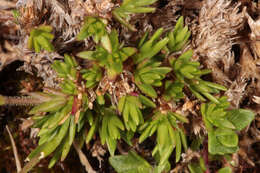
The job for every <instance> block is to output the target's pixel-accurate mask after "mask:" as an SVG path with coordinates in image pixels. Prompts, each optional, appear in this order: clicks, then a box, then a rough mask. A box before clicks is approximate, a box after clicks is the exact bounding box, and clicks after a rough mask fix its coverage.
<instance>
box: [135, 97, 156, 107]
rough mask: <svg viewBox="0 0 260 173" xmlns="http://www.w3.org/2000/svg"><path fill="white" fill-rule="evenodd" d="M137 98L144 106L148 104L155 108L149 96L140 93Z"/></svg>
mask: <svg viewBox="0 0 260 173" xmlns="http://www.w3.org/2000/svg"><path fill="white" fill-rule="evenodd" d="M139 99H140V101H141V103H143V104H144V105H145V106H148V107H151V108H156V105H155V103H154V102H153V101H151V100H150V99H149V98H147V97H145V96H143V95H141V94H140V95H139Z"/></svg>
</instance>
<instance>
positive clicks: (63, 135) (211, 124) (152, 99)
mask: <svg viewBox="0 0 260 173" xmlns="http://www.w3.org/2000/svg"><path fill="white" fill-rule="evenodd" d="M155 1H156V0H153V1H150V0H149V1H148V0H141V1H139V0H125V1H124V2H123V3H122V5H121V6H120V7H118V8H115V10H114V11H113V15H114V17H115V18H116V19H117V20H119V21H120V22H121V23H122V24H124V25H125V26H127V27H128V28H129V29H131V30H135V28H134V27H133V26H131V25H130V24H129V23H128V22H126V21H125V19H126V18H127V17H128V15H129V14H132V13H144V12H153V11H154V10H155V9H154V8H151V7H145V6H147V5H151V4H153V3H154V2H155ZM107 24H108V22H107V21H106V20H104V19H101V18H98V17H88V18H86V20H85V24H84V25H83V27H82V29H81V31H80V33H79V34H78V36H77V39H78V40H84V39H86V38H90V37H92V39H93V40H94V42H95V43H96V47H95V50H85V51H82V52H79V53H78V54H77V56H78V57H80V58H82V59H83V60H86V61H87V62H88V63H89V66H88V68H86V67H83V66H81V65H80V64H79V61H78V60H77V59H76V58H75V57H74V56H72V55H68V54H65V55H64V61H59V60H56V61H54V63H53V65H52V67H53V69H54V70H55V71H56V72H57V75H58V77H59V79H60V84H59V86H60V88H59V89H58V90H57V89H50V88H45V89H44V91H43V92H33V93H29V96H30V97H24V98H21V99H20V100H19V99H18V98H11V97H4V96H0V105H5V104H20V103H22V104H27V103H28V104H33V105H35V106H34V107H33V108H32V109H31V111H30V112H29V114H30V115H32V119H33V120H34V127H36V128H39V129H40V131H39V133H38V136H39V138H40V139H39V142H38V147H37V148H36V149H35V150H34V151H32V152H31V154H30V155H29V156H28V160H29V163H28V164H27V166H25V168H24V169H23V172H27V171H29V170H30V169H31V168H32V167H33V166H34V165H35V164H37V163H38V162H39V161H40V160H41V159H43V158H45V157H47V156H48V155H50V154H53V155H52V158H51V160H50V163H49V168H51V167H53V166H54V164H55V163H56V162H57V161H58V160H61V161H63V160H64V159H65V158H66V157H67V155H68V153H69V151H70V148H71V146H72V144H73V142H74V141H75V140H77V142H78V143H79V144H80V146H81V147H82V146H83V144H84V143H86V144H89V143H90V141H91V140H100V142H101V144H102V145H104V146H106V147H107V149H108V151H109V153H110V155H111V157H110V158H109V162H110V164H111V165H112V166H113V167H114V168H115V170H116V171H117V172H119V173H120V172H163V171H165V172H167V171H169V170H170V168H171V162H170V156H171V155H172V153H173V151H174V150H175V154H174V157H175V161H176V162H179V161H180V160H181V153H182V152H183V151H184V152H187V150H188V148H190V146H189V144H190V143H189V141H190V140H191V139H189V138H190V136H188V135H187V132H186V130H185V124H188V123H189V118H188V117H185V116H183V115H181V114H179V113H177V112H175V109H174V108H173V106H172V105H174V104H176V103H178V101H180V100H181V99H183V98H185V97H187V90H188V92H190V93H191V94H192V95H191V94H190V95H191V96H192V97H193V96H195V97H196V98H198V99H199V100H200V101H201V102H204V103H202V104H201V115H202V119H203V122H204V125H205V127H206V130H207V135H208V152H209V154H211V155H224V154H232V153H235V152H236V151H237V150H238V140H239V139H238V134H237V132H238V131H240V130H242V129H243V128H245V127H246V126H247V125H249V124H250V122H251V121H252V120H253V119H254V114H253V113H252V112H251V111H249V110H244V109H234V110H229V109H228V107H229V103H228V102H227V99H226V97H220V98H218V96H216V95H215V94H218V95H220V94H221V91H225V90H226V88H225V87H223V86H221V85H219V84H216V83H212V82H209V81H205V80H203V79H202V78H201V76H203V75H206V74H209V73H210V70H207V69H201V65H200V63H199V62H197V61H192V56H193V52H192V50H188V51H186V52H184V53H182V54H181V55H180V56H178V57H173V56H172V53H174V52H177V51H181V50H183V48H184V46H185V44H186V43H187V41H188V39H189V37H190V31H188V27H187V26H185V27H184V22H183V17H181V18H180V19H179V20H178V21H177V24H176V26H175V28H174V29H173V30H172V31H170V32H169V33H166V34H163V32H164V30H163V28H160V29H158V30H157V31H156V32H155V33H154V34H153V35H152V36H150V37H149V34H148V33H146V34H145V35H144V36H143V37H142V38H141V39H140V42H139V43H138V45H136V46H135V47H133V46H132V47H129V46H125V45H124V44H123V43H120V41H119V39H118V34H117V31H116V30H115V29H112V31H108V30H107V29H106V27H107ZM51 31H52V28H51V27H50V26H40V27H38V28H35V29H33V30H32V31H31V34H30V37H29V40H28V47H29V48H30V49H34V50H35V52H40V51H41V50H42V49H45V50H47V51H53V50H54V47H53V45H52V44H51V40H52V39H53V38H54V36H53V35H52V34H51V33H50V32H51ZM162 35H165V36H164V37H162ZM121 77H122V78H124V79H125V78H127V82H125V81H123V82H122V81H121ZM104 81H107V82H105V84H106V86H105V87H101V85H102V84H103V83H104ZM129 86H133V88H132V89H129ZM101 90H102V92H101ZM207 100H209V101H210V102H207ZM134 138H137V139H138V143H140V144H141V143H143V142H144V141H145V140H151V139H154V142H153V144H154V149H153V150H152V151H151V155H152V156H153V157H154V160H155V163H156V164H154V165H151V164H149V163H148V162H147V161H146V160H145V159H144V158H142V157H141V156H139V155H138V154H137V153H136V152H135V151H129V152H128V154H127V155H120V156H118V155H116V156H115V155H114V154H115V153H116V150H117V143H118V141H119V140H123V141H125V142H126V143H127V144H128V145H129V146H132V145H133V142H132V139H134ZM149 138H150V139H149ZM28 165H29V166H28ZM188 167H189V170H190V171H191V172H196V170H198V171H201V170H202V171H204V170H205V169H206V168H205V165H204V161H203V159H201V162H200V164H196V163H190V164H189V165H188ZM228 171H229V172H230V168H229V167H225V168H222V169H221V170H219V172H228Z"/></svg>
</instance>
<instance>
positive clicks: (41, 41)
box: [28, 25, 54, 53]
mask: <svg viewBox="0 0 260 173" xmlns="http://www.w3.org/2000/svg"><path fill="white" fill-rule="evenodd" d="M51 31H52V27H51V26H47V25H43V26H39V27H38V28H35V29H32V31H31V33H30V37H29V39H28V48H29V49H34V50H35V52H36V53H39V52H40V51H41V50H42V49H45V50H47V51H49V52H52V51H54V47H53V45H52V44H51V40H52V39H53V38H54V36H53V34H51Z"/></svg>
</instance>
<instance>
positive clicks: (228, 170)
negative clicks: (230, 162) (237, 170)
mask: <svg viewBox="0 0 260 173" xmlns="http://www.w3.org/2000/svg"><path fill="white" fill-rule="evenodd" d="M218 173H232V169H231V168H230V167H225V168H221V169H220V170H218Z"/></svg>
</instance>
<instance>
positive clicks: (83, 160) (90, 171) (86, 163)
mask: <svg viewBox="0 0 260 173" xmlns="http://www.w3.org/2000/svg"><path fill="white" fill-rule="evenodd" d="M73 146H74V148H75V149H76V151H77V153H78V155H79V159H80V162H81V164H82V165H84V166H85V169H86V171H87V172H88V173H96V171H95V170H94V169H93V168H92V167H91V165H90V163H89V161H88V159H87V157H86V156H85V154H84V153H83V152H82V151H81V149H80V147H79V146H78V144H77V143H76V142H73Z"/></svg>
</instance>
